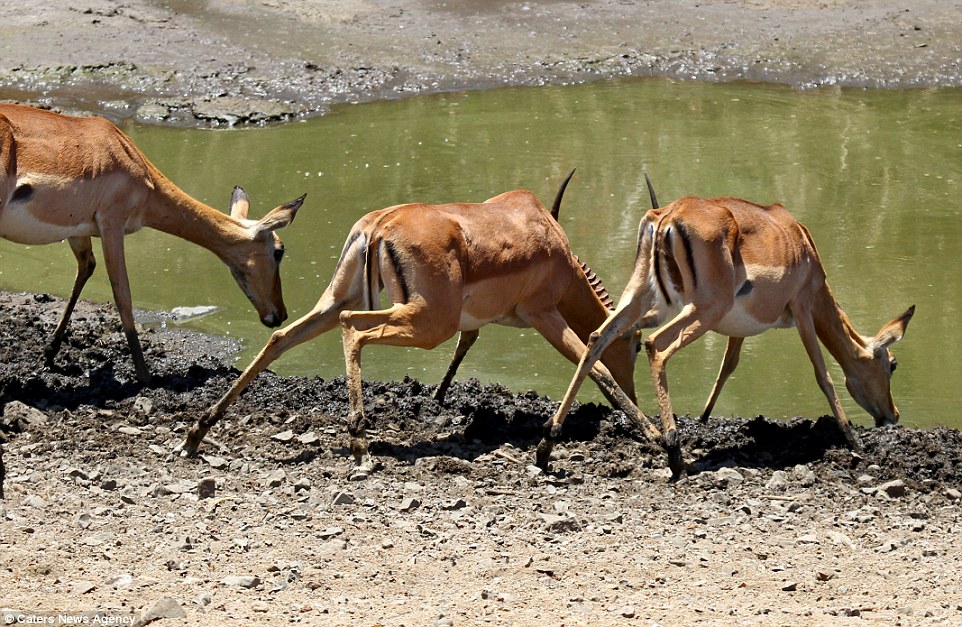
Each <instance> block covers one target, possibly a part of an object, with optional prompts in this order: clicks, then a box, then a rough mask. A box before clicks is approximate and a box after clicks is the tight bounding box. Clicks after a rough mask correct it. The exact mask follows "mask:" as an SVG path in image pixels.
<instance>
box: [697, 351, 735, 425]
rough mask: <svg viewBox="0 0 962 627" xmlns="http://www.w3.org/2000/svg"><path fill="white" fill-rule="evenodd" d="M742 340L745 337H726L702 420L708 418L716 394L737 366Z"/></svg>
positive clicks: (716, 398) (702, 413)
mask: <svg viewBox="0 0 962 627" xmlns="http://www.w3.org/2000/svg"><path fill="white" fill-rule="evenodd" d="M744 342H745V338H743V337H729V338H728V346H726V347H725V357H724V358H723V359H722V364H721V369H720V370H719V371H718V377H717V378H716V379H715V385H713V386H712V388H711V394H709V395H708V402H707V403H706V404H705V410H704V411H703V412H701V419H702V421H705V420H708V416H709V415H710V414H711V410H712V409H713V408H714V407H715V401H717V400H718V395H719V394H721V391H722V387H724V385H725V382H726V381H728V377H730V376H731V374H732V373H733V372H735V368H737V367H738V357H739V355H740V354H741V350H742V344H743V343H744Z"/></svg>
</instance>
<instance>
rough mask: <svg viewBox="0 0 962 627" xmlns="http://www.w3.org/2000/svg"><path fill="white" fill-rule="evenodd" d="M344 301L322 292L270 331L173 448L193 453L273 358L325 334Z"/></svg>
mask: <svg viewBox="0 0 962 627" xmlns="http://www.w3.org/2000/svg"><path fill="white" fill-rule="evenodd" d="M343 306H344V303H343V302H342V301H338V300H336V299H335V298H334V297H333V296H332V295H331V294H330V293H329V292H325V293H324V294H323V295H322V296H321V299H320V300H319V301H318V302H317V304H316V305H315V306H314V309H312V310H311V311H310V312H309V313H308V314H307V315H305V316H303V317H301V318H298V319H297V320H296V321H295V322H293V323H292V324H291V325H290V326H288V327H286V328H283V329H280V330H279V331H274V333H272V334H271V338H270V339H269V340H268V341H267V344H265V345H264V348H262V349H261V352H260V353H258V354H257V357H255V358H254V361H252V362H251V364H250V365H249V366H247V369H245V370H244V372H242V373H241V375H240V376H239V377H237V380H236V381H235V382H234V385H232V386H231V388H230V390H228V391H227V393H226V394H224V396H223V397H221V399H220V400H219V401H217V403H216V404H215V405H214V406H213V407H211V408H210V409H209V410H207V413H206V414H205V415H204V416H202V417H201V418H200V419H199V420H198V421H197V422H196V423H194V426H192V427H191V428H190V431H189V432H188V433H187V437H186V439H185V440H184V442H183V443H182V444H181V445H180V446H179V447H178V448H177V449H176V450H175V453H176V452H179V453H180V454H181V455H183V456H188V455H194V454H196V453H197V449H198V448H199V447H200V444H201V442H203V440H204V437H205V436H206V435H207V432H208V431H210V428H211V427H213V426H214V425H215V424H216V423H217V421H219V420H220V419H221V418H223V417H224V414H226V413H227V408H228V407H230V406H231V404H232V403H233V402H234V401H235V400H237V397H239V396H240V395H241V394H242V393H243V392H244V390H246V389H247V387H248V386H249V385H250V384H251V382H252V381H253V380H254V379H255V378H256V377H257V375H259V374H260V373H262V372H263V371H264V370H266V369H267V367H268V366H270V365H271V364H272V363H273V362H274V361H275V360H276V359H278V358H279V357H280V356H281V355H283V354H284V353H286V352H287V351H289V350H290V349H292V348H294V347H295V346H298V345H300V344H303V343H304V342H307V341H309V340H312V339H314V338H316V337H317V336H319V335H321V334H322V333H325V332H327V331H329V330H331V329H332V328H334V325H335V324H337V314H339V313H340V311H341V309H342V308H343Z"/></svg>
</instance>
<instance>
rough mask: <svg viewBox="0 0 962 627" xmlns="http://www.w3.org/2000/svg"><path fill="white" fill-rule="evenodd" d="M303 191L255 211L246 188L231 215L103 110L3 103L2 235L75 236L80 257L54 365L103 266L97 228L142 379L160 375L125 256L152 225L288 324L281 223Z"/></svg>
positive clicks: (49, 239)
mask: <svg viewBox="0 0 962 627" xmlns="http://www.w3.org/2000/svg"><path fill="white" fill-rule="evenodd" d="M303 200H304V197H303V196H301V197H300V198H298V199H297V200H294V201H292V202H289V203H287V204H285V205H281V206H279V207H277V208H275V209H273V210H272V211H271V212H270V213H268V214H267V215H266V216H265V217H263V218H261V219H260V220H250V219H248V217H247V212H248V209H249V207H250V201H249V200H248V198H247V194H245V193H244V191H243V190H242V189H240V188H239V187H238V188H235V189H234V193H233V195H232V196H231V207H230V215H229V216H228V215H225V214H223V213H221V212H219V211H217V210H215V209H212V208H211V207H208V206H207V205H205V204H203V203H201V202H200V201H198V200H195V199H193V198H191V197H190V196H188V195H187V194H185V193H184V192H182V191H181V190H180V189H178V188H177V186H176V185H174V184H173V183H172V182H171V181H170V180H169V179H167V178H166V177H165V176H164V175H163V174H161V173H160V171H159V170H157V168H155V167H154V166H153V165H152V164H151V163H150V161H148V160H147V158H146V157H145V156H144V154H143V153H142V152H140V150H138V149H137V147H136V146H134V144H133V142H132V141H131V140H130V138H128V137H127V136H126V135H124V134H123V133H122V132H121V131H120V130H119V129H118V128H117V127H116V126H114V125H113V124H111V123H110V122H108V121H107V120H105V119H103V118H74V117H68V116H63V115H59V114H56V113H52V112H49V111H43V110H40V109H34V108H32V107H25V106H20V105H12V104H0V237H3V238H5V239H8V240H11V241H14V242H19V243H21V244H50V243H53V242H59V241H62V240H67V242H68V243H69V244H70V248H71V250H72V251H73V253H74V255H75V256H76V258H77V277H76V279H75V281H74V285H73V290H72V291H71V293H70V298H69V300H68V301H67V306H66V308H65V310H64V313H63V316H62V317H61V319H60V323H59V324H58V325H57V329H56V331H55V332H54V337H53V341H52V342H51V344H50V346H49V347H48V348H47V350H46V351H45V356H46V362H47V364H48V365H51V364H52V363H53V360H54V358H55V356H56V355H57V352H58V351H59V349H60V346H61V343H62V342H63V339H64V336H65V334H66V331H67V325H68V323H69V321H70V315H71V313H72V312H73V309H74V306H75V305H76V303H77V299H78V298H79V297H80V292H81V290H82V289H83V287H84V284H85V283H86V282H87V279H89V278H90V275H91V274H93V271H94V267H95V265H96V261H95V259H94V253H93V246H92V243H91V237H99V238H100V239H101V243H102V246H103V253H104V260H105V262H106V265H107V275H108V276H109V277H110V286H111V288H112V289H113V294H114V301H115V302H116V304H117V310H118V312H119V313H120V321H121V325H122V326H123V330H124V334H125V335H126V337H127V343H128V345H129V347H130V354H131V357H132V359H133V362H134V367H135V370H136V373H137V378H138V379H139V380H140V381H142V382H145V383H146V382H147V381H149V380H150V370H149V368H148V367H147V363H146V361H145V360H144V354H143V350H142V349H141V347H140V341H139V339H138V337H137V331H136V328H135V326H134V316H133V304H132V302H131V295H130V282H129V279H128V277H127V265H126V260H125V255H124V236H125V235H126V234H128V233H133V232H134V231H137V230H139V229H140V228H142V227H144V226H148V227H151V228H154V229H157V230H160V231H164V232H166V233H170V234H172V235H176V236H177V237H180V238H183V239H185V240H187V241H189V242H193V243H194V244H197V245H199V246H202V247H203V248H206V249H207V250H209V251H211V252H213V253H214V254H215V255H217V257H219V258H220V260H221V261H223V262H224V263H225V264H226V265H227V267H228V268H230V271H231V273H232V274H233V276H234V279H235V280H236V281H237V284H238V285H239V286H240V288H241V289H242V290H243V291H244V293H245V294H246V295H247V298H248V299H249V300H250V301H251V303H252V304H253V305H254V307H255V309H257V313H258V315H259V316H260V319H261V321H262V322H263V323H264V324H265V325H267V326H269V327H276V326H279V325H280V324H281V323H282V322H283V321H284V320H285V319H286V318H287V311H286V309H285V308H284V300H283V297H282V294H281V279H280V273H279V264H280V261H281V257H282V256H283V254H284V246H283V244H282V243H281V241H280V239H279V238H278V237H277V235H276V234H275V233H274V231H276V230H277V229H280V228H282V227H284V226H287V225H288V224H290V223H291V221H292V220H293V219H294V216H295V215H296V213H297V210H298V208H300V206H301V203H302V202H303Z"/></svg>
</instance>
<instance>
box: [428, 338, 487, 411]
mask: <svg viewBox="0 0 962 627" xmlns="http://www.w3.org/2000/svg"><path fill="white" fill-rule="evenodd" d="M478 333H479V331H478V330H477V329H475V330H473V331H461V332H460V333H459V334H458V346H457V348H455V349H454V357H452V358H451V363H450V365H448V370H447V372H445V373H444V379H442V380H441V383H439V384H438V389H436V390H435V391H434V400H436V401H437V402H439V403H443V402H444V396H445V394H447V393H448V388H450V387H451V382H452V381H454V375H455V374H456V373H457V371H458V368H459V367H460V366H461V362H462V361H464V356H465V355H467V354H468V350H470V349H471V347H472V346H474V343H475V342H476V341H478Z"/></svg>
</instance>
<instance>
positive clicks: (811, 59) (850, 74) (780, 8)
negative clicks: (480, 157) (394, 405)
mask: <svg viewBox="0 0 962 627" xmlns="http://www.w3.org/2000/svg"><path fill="white" fill-rule="evenodd" d="M680 16H684V19H679V17H680ZM627 76H635V77H644V76H661V77H669V78H673V79H679V80H702V81H733V80H750V81H767V82H779V83H786V84H790V85H793V86H796V87H799V88H809V87H820V86H852V87H889V88H920V87H921V88H929V87H951V86H954V87H958V86H962V7H960V6H959V5H958V3H954V2H950V3H946V2H941V1H939V0H918V1H917V2H913V3H912V4H911V5H908V4H905V3H902V2H897V1H894V0H883V1H881V2H875V3H872V4H871V5H870V6H864V5H859V6H857V7H853V6H849V5H848V3H844V2H823V1H816V0H795V1H793V2H774V1H772V0H760V1H753V2H748V1H738V2H726V3H703V2H696V1H694V0H686V1H684V2H676V1H674V0H650V1H647V2H640V1H622V0H589V1H585V2H578V3H574V2H570V3H569V2H501V1H498V2H485V3H467V4H463V3H453V2H450V3H449V2H443V1H438V0H434V1H431V0H422V1H419V2H413V3H397V2H394V1H390V0H349V1H347V2H334V1H333V0H314V1H312V2H288V1H286V0H272V1H270V2H258V1H255V0H239V1H238V0H233V1H230V0H212V1H210V2H205V3H204V4H203V5H202V8H198V7H194V6H191V5H190V4H179V5H178V6H177V10H174V9H172V8H171V7H170V6H169V5H167V4H164V3H161V2H157V1H154V0H127V1H126V2H124V3H122V4H117V3H114V2H108V1H107V0H89V1H88V2H86V3H84V4H81V5H76V4H73V3H64V2H49V3H36V2H32V1H29V0H11V1H9V2H5V3H3V5H2V6H0V99H7V100H15V101H19V102H25V103H32V104H37V105H40V106H45V107H53V108H56V109H58V110H61V111H66V112H91V113H97V114H100V115H105V116H107V117H108V118H111V119H114V120H115V121H119V120H124V119H136V120H138V121H141V122H148V123H166V124H181V125H198V126H206V125H220V126H225V125H226V126H230V125H239V124H262V123H267V122H274V121H284V120H290V119H293V118H296V117H304V116H312V115H320V114H323V113H325V112H327V111H329V110H330V108H331V107H332V106H334V105H337V104H340V103H350V102H363V101H370V100H380V99H386V98H401V97H407V96H410V95H416V94H422V93H430V92H438V91H450V90H460V89H482V88H489V87H496V86H505V85H540V84H545V83H571V82H583V81H588V80H597V79H603V78H616V77H627Z"/></svg>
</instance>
